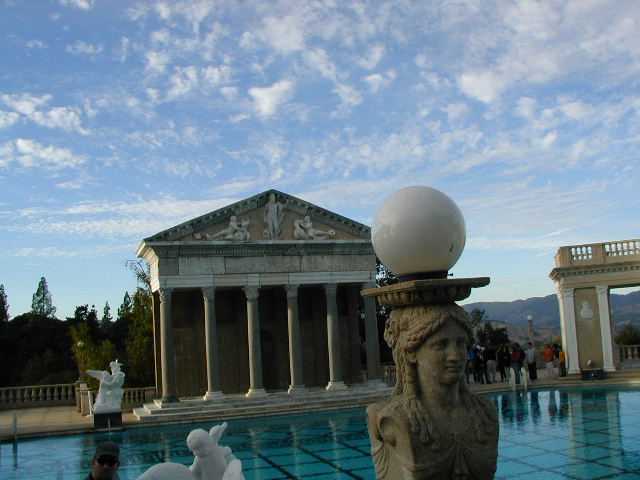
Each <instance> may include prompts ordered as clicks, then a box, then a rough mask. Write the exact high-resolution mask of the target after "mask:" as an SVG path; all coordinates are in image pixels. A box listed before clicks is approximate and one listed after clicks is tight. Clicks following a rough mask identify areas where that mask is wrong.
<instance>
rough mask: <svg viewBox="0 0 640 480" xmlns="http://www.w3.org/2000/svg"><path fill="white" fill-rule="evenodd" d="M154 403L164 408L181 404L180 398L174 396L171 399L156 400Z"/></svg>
mask: <svg viewBox="0 0 640 480" xmlns="http://www.w3.org/2000/svg"><path fill="white" fill-rule="evenodd" d="M153 403H155V404H156V405H157V406H159V407H160V408H162V407H169V406H172V405H175V404H177V403H180V400H178V397H176V396H173V395H172V396H169V397H162V398H156V399H155V400H154V401H153Z"/></svg>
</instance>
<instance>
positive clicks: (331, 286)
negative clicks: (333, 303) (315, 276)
mask: <svg viewBox="0 0 640 480" xmlns="http://www.w3.org/2000/svg"><path fill="white" fill-rule="evenodd" d="M323 287H324V291H325V293H326V294H327V295H335V294H336V292H337V291H338V284H337V283H325V284H324V285H323Z"/></svg>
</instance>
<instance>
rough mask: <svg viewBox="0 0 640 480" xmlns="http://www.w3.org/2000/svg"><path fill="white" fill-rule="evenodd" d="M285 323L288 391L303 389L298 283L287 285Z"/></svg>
mask: <svg viewBox="0 0 640 480" xmlns="http://www.w3.org/2000/svg"><path fill="white" fill-rule="evenodd" d="M285 289H286V291H287V324H288V327H289V373H290V380H291V383H290V385H289V393H299V392H303V391H304V380H303V378H302V340H301V337H300V319H299V317H298V285H287V286H286V287H285Z"/></svg>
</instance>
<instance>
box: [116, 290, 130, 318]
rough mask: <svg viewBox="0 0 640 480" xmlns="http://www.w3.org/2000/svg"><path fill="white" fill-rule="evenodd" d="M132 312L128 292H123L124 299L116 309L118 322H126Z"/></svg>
mask: <svg viewBox="0 0 640 480" xmlns="http://www.w3.org/2000/svg"><path fill="white" fill-rule="evenodd" d="M131 310H133V304H132V303H131V297H130V296H129V292H124V298H123V299H122V304H121V305H120V306H119V307H118V320H127V319H128V318H129V316H130V315H131Z"/></svg>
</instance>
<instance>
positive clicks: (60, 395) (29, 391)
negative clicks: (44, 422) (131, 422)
mask: <svg viewBox="0 0 640 480" xmlns="http://www.w3.org/2000/svg"><path fill="white" fill-rule="evenodd" d="M88 391H89V390H86V389H83V390H82V393H81V390H80V388H79V386H78V385H77V384H75V383H64V384H57V385H27V386H22V387H3V388H0V410H9V409H15V408H29V407H48V406H56V405H75V406H76V409H77V410H78V411H81V410H82V408H81V395H87V394H88ZM95 393H96V392H94V395H93V396H94V397H95ZM155 394H156V389H155V387H137V388H125V389H124V393H123V396H122V409H123V410H130V409H132V408H134V407H139V406H141V405H142V404H143V403H145V402H149V401H151V400H152V399H153V397H154V396H155ZM83 413H85V414H86V413H87V412H83Z"/></svg>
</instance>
